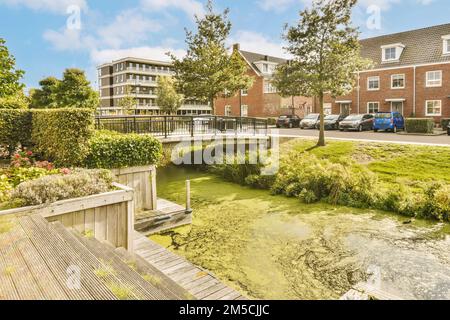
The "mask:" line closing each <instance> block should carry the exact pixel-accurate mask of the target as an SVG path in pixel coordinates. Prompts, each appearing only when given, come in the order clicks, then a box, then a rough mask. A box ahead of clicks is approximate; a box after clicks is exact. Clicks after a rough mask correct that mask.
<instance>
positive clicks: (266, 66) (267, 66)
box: [263, 63, 269, 73]
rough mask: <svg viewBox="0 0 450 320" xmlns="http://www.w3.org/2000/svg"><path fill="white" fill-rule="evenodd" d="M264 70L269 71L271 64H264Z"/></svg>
mask: <svg viewBox="0 0 450 320" xmlns="http://www.w3.org/2000/svg"><path fill="white" fill-rule="evenodd" d="M263 72H264V73H269V65H268V64H267V63H264V64H263Z"/></svg>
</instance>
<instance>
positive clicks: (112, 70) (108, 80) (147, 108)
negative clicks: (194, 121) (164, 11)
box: [97, 58, 211, 115]
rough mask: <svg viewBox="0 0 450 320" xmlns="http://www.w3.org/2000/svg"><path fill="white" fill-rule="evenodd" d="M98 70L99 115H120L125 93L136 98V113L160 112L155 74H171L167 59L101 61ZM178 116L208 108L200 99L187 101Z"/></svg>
mask: <svg viewBox="0 0 450 320" xmlns="http://www.w3.org/2000/svg"><path fill="white" fill-rule="evenodd" d="M97 69H98V78H99V81H98V83H99V91H100V108H99V113H100V114H102V115H111V114H115V115H120V114H123V109H122V108H121V107H120V100H121V99H123V98H125V97H126V96H132V97H134V98H135V99H136V108H135V109H136V111H135V113H136V114H137V115H159V114H161V112H160V109H159V107H158V106H157V104H156V99H157V87H158V84H157V77H158V76H173V69H172V65H171V63H170V62H162V61H155V60H148V59H140V58H123V59H120V60H117V61H113V62H111V63H106V64H103V65H101V66H99V67H97ZM178 114H179V115H201V114H211V107H210V106H209V105H208V104H206V103H203V102H198V101H195V100H186V101H185V104H184V105H183V106H182V107H181V108H180V109H179V110H178Z"/></svg>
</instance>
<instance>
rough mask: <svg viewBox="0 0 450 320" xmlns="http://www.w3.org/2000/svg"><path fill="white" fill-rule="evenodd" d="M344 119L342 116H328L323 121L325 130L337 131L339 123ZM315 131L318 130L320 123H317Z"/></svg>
mask: <svg viewBox="0 0 450 320" xmlns="http://www.w3.org/2000/svg"><path fill="white" fill-rule="evenodd" d="M319 119H320V118H319ZM344 119H345V116H344V115H342V114H330V115H328V116H325V119H324V122H325V130H338V129H339V123H341V121H342V120H344ZM316 129H317V130H319V129H320V121H317V124H316Z"/></svg>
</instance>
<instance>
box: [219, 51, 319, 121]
mask: <svg viewBox="0 0 450 320" xmlns="http://www.w3.org/2000/svg"><path fill="white" fill-rule="evenodd" d="M233 50H235V51H238V52H239V53H240V55H241V57H242V59H243V60H244V61H245V62H246V63H247V65H248V71H247V74H248V75H250V76H251V77H253V78H254V83H253V86H252V87H251V88H250V89H248V90H246V91H242V92H240V93H239V92H238V93H236V94H235V95H234V96H233V97H230V98H227V97H221V98H218V99H216V101H215V107H216V114H218V115H225V116H240V115H242V116H243V117H246V116H248V117H278V116H280V115H290V114H296V115H298V116H300V117H303V116H304V115H305V114H308V113H311V112H312V111H313V110H314V103H313V99H312V98H306V97H288V98H283V97H281V96H280V95H279V93H278V92H277V89H276V88H275V87H274V86H272V84H271V79H272V76H273V74H274V72H275V69H276V67H277V66H278V65H279V64H282V63H286V62H287V61H286V60H285V59H282V58H276V57H271V56H267V55H263V54H258V53H253V52H247V51H242V50H240V47H239V44H235V45H234V46H233Z"/></svg>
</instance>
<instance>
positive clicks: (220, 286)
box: [195, 283, 226, 300]
mask: <svg viewBox="0 0 450 320" xmlns="http://www.w3.org/2000/svg"><path fill="white" fill-rule="evenodd" d="M224 288H226V286H225V285H224V284H223V283H218V284H216V285H213V286H210V287H209V288H207V289H205V290H203V291H200V292H197V294H196V295H195V296H196V297H197V298H198V299H200V300H204V299H206V297H208V296H210V295H212V294H214V293H216V292H219V291H220V290H223V289H224Z"/></svg>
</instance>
